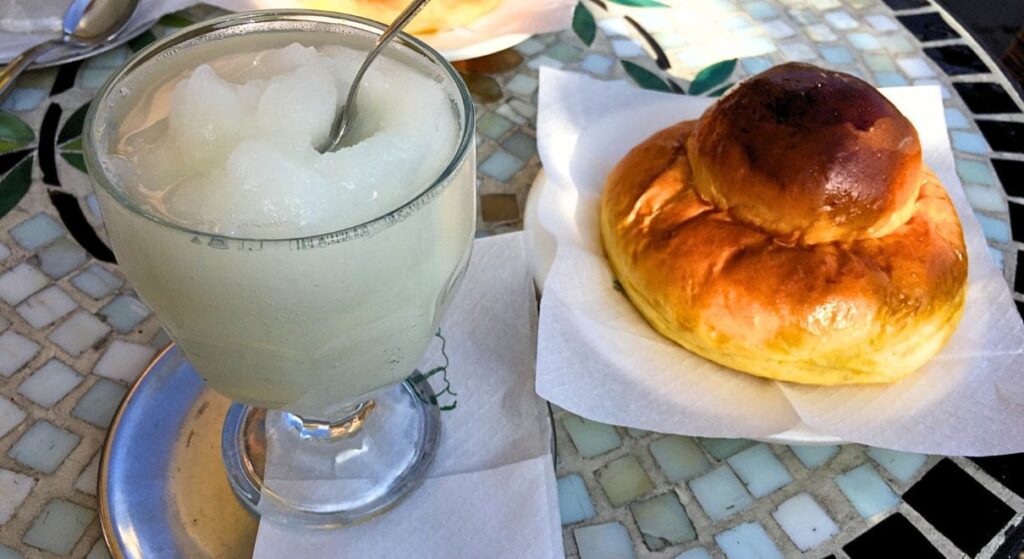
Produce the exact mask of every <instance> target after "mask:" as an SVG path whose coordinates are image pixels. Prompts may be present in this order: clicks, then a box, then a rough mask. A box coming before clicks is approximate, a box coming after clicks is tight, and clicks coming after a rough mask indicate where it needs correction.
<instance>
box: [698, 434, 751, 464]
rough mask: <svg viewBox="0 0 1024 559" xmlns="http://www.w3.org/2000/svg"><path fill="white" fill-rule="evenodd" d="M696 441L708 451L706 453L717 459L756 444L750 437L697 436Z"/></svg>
mask: <svg viewBox="0 0 1024 559" xmlns="http://www.w3.org/2000/svg"><path fill="white" fill-rule="evenodd" d="M697 441H698V442H700V445H701V446H703V447H704V450H707V451H708V454H710V455H711V456H714V457H715V458H717V459H719V460H725V459H726V458H728V457H730V456H732V455H733V454H736V453H737V452H739V451H741V450H744V449H747V448H750V447H752V446H754V445H755V444H757V443H756V442H755V441H752V440H750V439H717V438H713V437H697Z"/></svg>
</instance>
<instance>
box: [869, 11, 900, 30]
mask: <svg viewBox="0 0 1024 559" xmlns="http://www.w3.org/2000/svg"><path fill="white" fill-rule="evenodd" d="M864 21H867V22H868V25H870V26H871V27H873V28H875V31H881V32H883V33H885V32H887V31H896V30H897V29H899V25H898V24H897V23H896V20H894V19H892V18H891V17H889V16H884V15H878V14H875V15H869V16H864Z"/></svg>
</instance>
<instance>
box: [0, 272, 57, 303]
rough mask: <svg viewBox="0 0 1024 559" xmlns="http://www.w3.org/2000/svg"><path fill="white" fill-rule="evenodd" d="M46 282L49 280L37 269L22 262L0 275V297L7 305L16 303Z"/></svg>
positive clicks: (44, 285) (42, 286)
mask: <svg viewBox="0 0 1024 559" xmlns="http://www.w3.org/2000/svg"><path fill="white" fill-rule="evenodd" d="M48 283H50V280H48V279H46V276H44V275H43V274H42V273H41V272H40V271H39V270H37V269H35V268H34V267H32V266H30V265H28V264H26V263H24V262H22V263H21V264H18V265H17V266H15V267H14V268H13V269H11V270H9V271H7V272H6V273H4V274H3V275H0V299H3V300H4V301H5V302H6V303H7V304H8V305H17V304H18V303H20V302H22V301H24V300H25V298H26V297H28V296H29V295H31V294H33V293H35V292H36V291H39V290H40V289H42V288H44V287H46V284H48Z"/></svg>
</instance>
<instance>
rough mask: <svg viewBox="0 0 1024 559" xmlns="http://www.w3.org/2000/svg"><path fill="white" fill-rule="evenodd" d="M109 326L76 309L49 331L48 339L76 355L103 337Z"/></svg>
mask: <svg viewBox="0 0 1024 559" xmlns="http://www.w3.org/2000/svg"><path fill="white" fill-rule="evenodd" d="M109 332H110V327H109V326H107V325H106V324H104V323H103V322H102V321H100V320H99V319H98V318H96V317H95V316H93V315H91V314H89V313H87V312H85V311H78V312H77V313H75V314H73V315H71V318H69V319H67V320H65V321H64V323H63V324H61V325H60V326H58V327H57V328H56V329H54V331H53V332H51V333H50V336H49V338H50V340H51V341H52V342H53V343H55V344H57V345H58V346H60V347H61V348H62V349H63V350H64V351H66V352H68V353H69V354H71V355H78V354H80V353H82V352H83V351H85V350H87V349H89V348H90V347H92V346H93V344H95V343H96V342H98V341H100V340H101V339H103V337H104V336H106V335H107V334H108V333H109Z"/></svg>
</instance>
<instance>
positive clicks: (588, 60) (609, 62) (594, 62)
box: [580, 52, 615, 77]
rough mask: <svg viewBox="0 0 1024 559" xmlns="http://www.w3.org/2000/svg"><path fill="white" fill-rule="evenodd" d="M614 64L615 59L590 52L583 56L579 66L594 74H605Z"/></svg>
mask: <svg viewBox="0 0 1024 559" xmlns="http://www.w3.org/2000/svg"><path fill="white" fill-rule="evenodd" d="M614 65H615V60H614V59H613V58H611V57H609V56H605V55H603V54H598V53H596V52H592V53H590V54H588V55H586V56H585V57H583V62H580V68H581V69H583V70H585V71H587V72H590V73H591V74H594V75H595V76H602V77H603V76H607V75H608V72H611V70H612V67H613V66H614Z"/></svg>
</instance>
